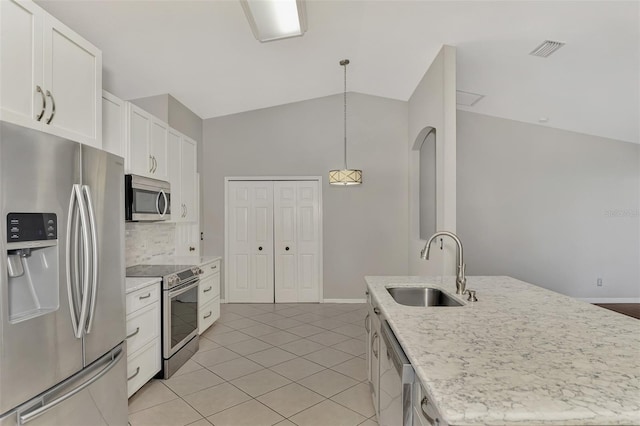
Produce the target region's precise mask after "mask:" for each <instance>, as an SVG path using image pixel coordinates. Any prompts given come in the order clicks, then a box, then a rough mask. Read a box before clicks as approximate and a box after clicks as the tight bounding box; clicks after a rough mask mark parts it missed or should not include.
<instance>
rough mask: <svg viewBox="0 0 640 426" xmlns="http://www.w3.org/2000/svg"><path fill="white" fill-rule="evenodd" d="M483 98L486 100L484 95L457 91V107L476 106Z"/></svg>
mask: <svg viewBox="0 0 640 426" xmlns="http://www.w3.org/2000/svg"><path fill="white" fill-rule="evenodd" d="M482 98H484V95H478V94H477V93H471V92H463V91H462V90H456V104H457V105H464V106H474V105H475V104H477V103H478V101H479V100H480V99H482Z"/></svg>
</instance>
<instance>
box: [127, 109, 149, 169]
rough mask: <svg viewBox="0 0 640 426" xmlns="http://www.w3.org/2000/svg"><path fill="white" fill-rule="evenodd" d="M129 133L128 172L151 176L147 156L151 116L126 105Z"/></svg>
mask: <svg viewBox="0 0 640 426" xmlns="http://www.w3.org/2000/svg"><path fill="white" fill-rule="evenodd" d="M127 108H128V110H129V120H128V121H129V123H128V127H129V131H128V135H127V145H128V146H127V147H128V154H129V155H128V156H127V160H128V167H127V168H128V171H129V172H130V173H135V174H138V175H142V176H151V170H152V169H153V167H152V161H151V155H150V154H149V145H150V144H151V114H149V113H148V112H146V111H144V110H143V109H141V108H138V107H137V106H135V105H133V104H131V103H128V104H127Z"/></svg>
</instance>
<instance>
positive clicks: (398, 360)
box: [379, 321, 415, 426]
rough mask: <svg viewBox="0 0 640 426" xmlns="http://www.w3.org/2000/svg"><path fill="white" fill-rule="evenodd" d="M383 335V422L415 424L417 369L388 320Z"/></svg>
mask: <svg viewBox="0 0 640 426" xmlns="http://www.w3.org/2000/svg"><path fill="white" fill-rule="evenodd" d="M380 335H381V336H382V339H381V340H380V418H379V421H380V426H398V425H402V426H411V425H412V424H413V412H412V407H411V404H412V398H411V397H412V390H413V382H414V378H415V372H414V371H413V367H412V366H411V363H410V362H409V359H408V358H407V356H406V355H405V354H404V351H403V350H402V347H401V346H400V343H398V340H397V339H396V337H395V336H394V334H393V331H392V330H391V327H389V323H388V322H387V321H382V324H381V328H380Z"/></svg>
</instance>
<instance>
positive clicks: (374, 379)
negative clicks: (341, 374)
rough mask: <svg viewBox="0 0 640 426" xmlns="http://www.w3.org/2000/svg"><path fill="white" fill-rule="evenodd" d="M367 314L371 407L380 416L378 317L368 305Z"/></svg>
mask: <svg viewBox="0 0 640 426" xmlns="http://www.w3.org/2000/svg"><path fill="white" fill-rule="evenodd" d="M369 316H370V318H371V320H370V321H371V322H370V324H371V341H370V342H369V348H368V349H367V350H368V351H370V358H371V362H370V365H369V368H370V371H369V377H370V384H371V398H372V399H373V407H374V408H375V410H376V414H377V415H378V418H380V417H379V416H380V318H379V317H378V315H377V314H376V313H375V312H374V307H373V306H372V305H369Z"/></svg>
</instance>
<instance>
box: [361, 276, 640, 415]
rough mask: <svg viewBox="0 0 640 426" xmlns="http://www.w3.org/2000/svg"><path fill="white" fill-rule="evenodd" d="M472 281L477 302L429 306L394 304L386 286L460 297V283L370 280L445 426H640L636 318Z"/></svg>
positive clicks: (496, 281)
mask: <svg viewBox="0 0 640 426" xmlns="http://www.w3.org/2000/svg"><path fill="white" fill-rule="evenodd" d="M467 280H468V281H467V288H471V289H473V290H476V291H477V297H478V301H477V302H475V303H471V302H466V298H464V299H460V300H464V303H465V305H464V306H461V307H428V308H425V307H410V306H404V305H400V304H397V303H396V302H395V301H394V300H393V299H392V298H391V296H390V295H389V293H388V292H387V291H386V289H385V288H386V286H391V285H393V286H398V284H400V285H407V286H408V285H412V286H415V285H422V286H429V287H437V288H440V289H442V290H444V291H446V292H448V293H449V294H451V295H454V294H455V280H454V278H450V277H448V278H436V277H405V276H399V277H366V282H367V286H368V288H369V291H370V294H371V296H372V298H373V302H374V303H375V306H378V307H379V308H380V310H381V312H382V315H384V317H385V319H387V321H388V322H389V325H390V326H391V328H392V330H393V331H394V333H395V335H396V338H397V339H398V341H399V342H400V344H401V345H402V347H403V349H404V351H405V353H406V355H407V357H408V358H409V360H410V361H411V363H412V364H413V367H414V369H415V371H416V375H417V377H418V378H419V379H420V381H421V382H422V384H423V385H424V387H425V389H426V391H427V392H428V393H429V396H430V397H431V399H432V401H433V402H434V403H435V405H436V406H437V407H438V410H439V411H440V414H441V416H442V418H443V420H445V421H446V422H447V423H449V424H452V425H477V424H489V425H513V424H519V425H525V424H526V425H527V426H529V425H552V424H553V425H618V424H627V425H638V424H640V321H639V320H636V319H634V318H631V317H627V316H624V315H621V314H617V313H615V312H611V311H608V310H606V309H603V308H599V307H597V306H593V305H590V304H588V303H585V302H581V301H578V300H575V299H572V298H570V297H567V296H564V295H561V294H558V293H555V292H552V291H549V290H546V289H543V288H541V287H537V286H534V285H531V284H528V283H525V282H522V281H518V280H516V279H513V278H509V277H467ZM431 283H433V284H431Z"/></svg>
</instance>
